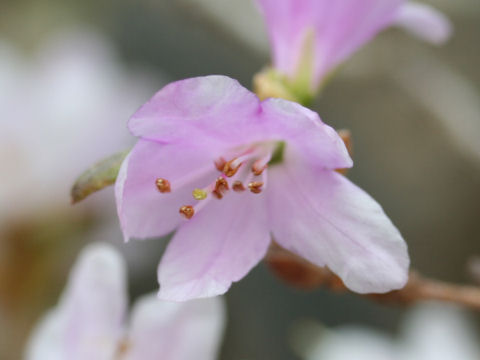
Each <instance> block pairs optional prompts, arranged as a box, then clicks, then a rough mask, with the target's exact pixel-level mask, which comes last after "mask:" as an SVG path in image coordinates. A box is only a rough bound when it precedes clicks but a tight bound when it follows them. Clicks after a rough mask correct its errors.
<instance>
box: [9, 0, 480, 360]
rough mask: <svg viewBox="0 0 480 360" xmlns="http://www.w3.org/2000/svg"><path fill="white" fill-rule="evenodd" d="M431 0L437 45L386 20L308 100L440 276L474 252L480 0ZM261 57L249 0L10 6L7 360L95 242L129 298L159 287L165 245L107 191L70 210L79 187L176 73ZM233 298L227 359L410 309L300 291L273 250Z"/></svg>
mask: <svg viewBox="0 0 480 360" xmlns="http://www.w3.org/2000/svg"><path fill="white" fill-rule="evenodd" d="M428 3H430V4H432V5H435V6H436V7H437V8H439V9H440V10H442V11H444V12H445V13H446V14H447V15H448V16H449V17H450V18H451V20H452V22H453V24H454V26H455V34H454V36H453V38H452V39H451V40H450V41H449V42H448V43H447V44H446V45H445V46H443V47H438V48H437V47H432V46H429V45H426V44H424V43H421V42H419V41H417V40H416V39H414V38H411V37H409V36H408V35H406V34H404V33H402V32H400V31H398V30H395V29H390V30H388V31H386V32H384V33H382V34H381V35H380V36H379V37H378V38H377V39H376V40H375V41H373V42H372V43H370V44H369V45H368V46H366V47H365V48H363V49H362V50H361V51H360V52H359V53H357V54H356V55H355V56H353V57H352V58H351V59H350V60H349V61H348V62H347V63H346V64H345V65H344V66H343V67H342V68H341V69H340V71H339V72H338V75H337V77H336V78H334V79H333V80H332V81H331V83H330V84H329V85H328V86H327V87H326V89H325V90H324V92H323V93H322V95H321V97H319V98H318V100H317V101H316V102H315V104H314V109H315V110H316V111H318V113H319V114H320V116H321V117H322V119H323V120H324V121H325V122H327V123H328V124H330V125H332V126H334V127H335V128H348V129H350V130H351V131H352V133H353V139H354V144H355V145H354V161H355V167H354V169H353V170H352V171H351V172H350V173H349V177H350V178H351V179H352V180H354V181H355V182H356V183H357V184H359V185H360V186H361V187H363V188H364V189H366V190H367V191H368V192H369V193H370V194H372V195H373V196H374V197H375V198H376V199H377V200H378V201H379V202H380V203H381V204H382V205H383V207H384V208H385V210H386V212H387V213H388V214H389V215H390V217H391V218H392V219H393V221H394V223H395V224H396V225H397V226H398V227H399V229H400V230H401V231H402V233H403V235H404V236H405V238H406V239H407V242H408V244H409V249H410V255H411V258H412V265H413V266H414V267H415V268H416V269H418V270H419V271H421V272H422V273H424V274H426V275H430V276H433V277H436V278H438V279H442V280H449V281H455V282H473V281H475V279H472V277H471V276H470V275H469V272H468V268H467V263H468V261H469V260H470V259H471V258H472V257H473V256H474V255H477V254H480V241H479V240H480V227H479V226H478V222H479V216H480V201H479V200H480V140H479V138H480V68H479V66H478V64H479V60H480V42H479V41H478V39H479V37H480V3H479V1H478V0H455V1H451V0H431V1H429V2H428ZM268 62H269V53H268V42H267V37H266V33H265V30H264V27H263V23H262V20H261V18H260V16H259V14H258V12H257V11H256V8H255V6H254V4H253V2H252V1H251V0H175V1H171V0H135V1H133V0H116V1H109V0H98V1H95V2H93V1H80V0H69V1H65V0H2V1H1V2H0V358H1V359H6V360H8V359H12V360H15V359H19V358H21V354H22V348H23V346H24V342H25V340H26V338H27V336H28V334H29V331H30V330H31V328H32V326H33V324H34V323H35V321H36V320H37V319H39V317H40V316H41V314H42V313H43V312H44V311H45V309H47V308H49V307H51V306H52V305H53V304H55V302H56V300H57V297H58V295H59V293H60V291H61V289H62V288H63V286H64V283H65V280H66V277H67V275H68V270H69V268H70V266H71V264H72V262H73V261H74V259H75V256H76V254H77V253H78V251H79V249H81V248H82V247H83V246H84V245H85V244H86V243H88V242H91V241H96V240H102V241H108V242H111V243H113V244H116V245H117V246H118V247H119V248H120V249H121V250H122V252H123V253H124V254H125V256H126V258H127V260H128V264H129V271H130V290H131V293H132V298H134V297H136V296H138V295H140V294H143V293H146V292H151V291H154V290H156V288H157V282H156V275H155V274H156V266H157V263H158V260H159V259H160V257H161V253H162V251H163V249H164V246H165V241H158V240H150V241H143V242H134V243H128V244H123V240H122V237H121V234H120V231H119V227H118V222H117V219H116V211H115V206H114V199H113V192H112V189H106V190H104V191H102V192H101V193H99V194H96V195H94V196H92V197H91V198H89V199H88V200H86V201H85V202H84V203H81V204H79V205H76V206H71V205H70V200H69V196H68V192H69V188H70V185H71V184H72V182H73V181H74V179H75V178H76V176H77V175H79V174H80V173H81V172H82V171H83V170H84V169H85V168H87V167H88V166H89V165H90V164H92V163H94V162H95V161H97V160H100V159H102V158H103V157H106V156H108V155H110V154H111V153H114V152H116V151H118V150H123V149H125V148H127V147H128V146H129V145H131V144H132V143H133V142H134V139H133V138H132V137H130V135H129V134H128V132H127V131H126V128H125V124H126V121H127V119H128V118H129V116H130V115H131V114H132V113H133V112H134V111H135V109H136V108H137V107H138V106H140V105H141V104H142V103H143V102H145V101H146V100H147V99H148V98H149V97H150V96H151V95H152V94H153V93H154V91H156V90H157V89H159V88H160V87H161V86H163V85H164V84H166V83H167V82H169V81H173V80H177V79H181V78H185V77H190V76H199V75H207V74H224V75H229V76H231V77H234V78H237V79H238V80H239V81H240V82H241V83H242V84H244V85H245V86H247V87H250V85H251V79H252V76H253V74H254V73H255V72H257V71H259V70H260V69H261V68H262V67H263V66H265V65H266V64H268ZM477 280H478V279H477ZM227 301H228V306H229V324H228V328H227V332H226V334H225V341H224V344H223V347H222V351H221V359H232V360H242V359H277V360H282V359H297V358H300V357H299V356H300V355H299V352H301V351H298V336H296V335H298V334H299V333H300V334H303V333H304V332H302V331H304V330H301V329H300V328H299V326H300V325H299V324H302V323H304V322H305V321H306V320H308V321H310V322H312V321H313V322H315V323H316V324H322V326H326V327H329V328H332V329H335V328H336V327H337V326H342V325H346V324H357V325H362V326H369V327H370V328H373V329H377V330H379V331H384V332H386V333H387V334H390V335H392V336H395V334H396V333H397V332H398V331H399V328H400V326H401V325H400V324H401V323H402V319H403V318H404V316H405V309H402V308H397V307H389V306H384V305H378V304H375V303H372V302H370V301H368V300H365V299H363V298H360V297H357V296H355V295H345V294H332V293H330V292H326V291H322V290H317V291H313V292H304V291H299V290H295V289H292V288H290V287H288V286H286V285H284V284H283V283H282V282H281V281H280V280H278V279H276V278H275V277H274V276H273V275H272V274H271V273H270V272H269V270H268V269H267V268H266V267H265V266H264V265H263V264H262V265H259V266H258V267H257V268H255V269H254V270H253V271H252V272H251V273H250V274H249V275H248V276H247V277H246V278H245V279H244V280H242V281H241V282H239V283H237V284H234V286H233V287H232V289H231V291H230V292H229V293H228V295H227ZM466 316H467V317H468V318H470V319H472V320H478V316H477V315H476V314H474V313H467V315H466ZM300 327H301V326H300ZM387 336H389V335H387ZM477 339H480V338H479V337H478V336H477Z"/></svg>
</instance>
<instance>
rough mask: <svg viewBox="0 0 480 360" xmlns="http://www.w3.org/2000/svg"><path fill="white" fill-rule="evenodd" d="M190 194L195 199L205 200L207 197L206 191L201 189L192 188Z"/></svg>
mask: <svg viewBox="0 0 480 360" xmlns="http://www.w3.org/2000/svg"><path fill="white" fill-rule="evenodd" d="M192 195H193V197H194V199H195V200H205V199H206V198H207V192H206V191H205V190H202V189H195V190H193V191H192Z"/></svg>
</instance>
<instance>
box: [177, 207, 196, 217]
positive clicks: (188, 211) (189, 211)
mask: <svg viewBox="0 0 480 360" xmlns="http://www.w3.org/2000/svg"><path fill="white" fill-rule="evenodd" d="M179 213H180V214H181V215H183V216H184V217H185V218H186V219H191V218H192V217H193V215H194V214H195V210H194V209H193V206H191V205H184V206H182V207H181V208H180V210H179Z"/></svg>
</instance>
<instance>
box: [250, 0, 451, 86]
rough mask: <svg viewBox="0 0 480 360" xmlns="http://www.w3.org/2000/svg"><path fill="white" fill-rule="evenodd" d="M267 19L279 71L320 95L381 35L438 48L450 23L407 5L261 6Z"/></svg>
mask: <svg viewBox="0 0 480 360" xmlns="http://www.w3.org/2000/svg"><path fill="white" fill-rule="evenodd" d="M257 2H258V4H259V6H260V9H261V11H262V13H263V16H264V17H265V21H266V23H267V27H268V32H269V36H270V42H271V46H272V53H273V66H274V68H275V69H276V70H278V71H279V72H280V73H282V74H284V75H286V76H287V77H288V78H289V80H291V81H294V82H296V81H303V83H302V85H304V86H306V87H308V88H309V89H308V90H309V91H315V90H317V89H318V87H319V86H320V85H321V83H322V81H323V80H324V78H325V76H327V75H328V74H329V73H330V72H331V71H332V70H334V68H336V67H337V66H338V65H339V64H340V63H341V62H343V61H344V60H346V59H347V58H348V57H349V56H350V55H352V54H353V53H354V52H355V51H356V50H358V49H359V48H360V47H362V46H363V45H365V44H366V43H367V42H369V41H370V40H371V39H372V38H373V37H375V36H376V35H377V33H379V32H380V31H381V30H383V29H385V28H386V27H388V26H392V25H396V26H400V27H403V28H405V29H406V30H407V31H409V32H411V33H413V34H414V35H416V36H418V37H420V38H422V39H424V40H426V41H429V42H431V43H434V44H440V43H442V42H444V41H445V40H447V38H448V37H449V35H450V32H451V25H450V22H449V21H448V19H447V18H446V17H445V16H444V15H443V14H441V13H440V12H438V11H436V10H434V9H433V8H431V7H429V6H427V5H424V4H419V3H415V2H407V1H405V0H335V1H332V0H257Z"/></svg>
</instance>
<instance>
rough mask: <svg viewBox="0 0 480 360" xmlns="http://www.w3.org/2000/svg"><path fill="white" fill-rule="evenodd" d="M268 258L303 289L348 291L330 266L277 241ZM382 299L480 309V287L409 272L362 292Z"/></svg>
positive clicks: (280, 273)
mask: <svg viewBox="0 0 480 360" xmlns="http://www.w3.org/2000/svg"><path fill="white" fill-rule="evenodd" d="M265 262H266V263H267V264H268V265H269V266H270V268H271V269H272V270H273V271H274V272H275V274H276V275H277V276H279V277H280V278H281V279H283V280H284V281H286V282H287V283H289V284H291V285H293V286H295V287H298V288H303V289H315V288H319V287H321V286H323V287H325V288H327V289H329V290H333V291H336V292H347V291H349V290H348V288H347V287H346V286H345V285H344V284H343V282H342V280H341V279H340V278H339V277H338V276H336V275H335V274H334V273H332V272H331V271H330V270H329V269H327V268H321V267H318V266H316V265H313V264H312V263H310V262H307V261H306V260H304V259H302V258H300V257H298V256H296V255H294V254H292V253H291V252H289V251H287V250H285V249H283V248H281V247H280V246H278V245H276V244H274V245H273V246H272V247H271V248H270V250H269V252H268V254H267V256H266V258H265ZM363 296H366V297H368V298H370V299H373V300H375V301H378V302H381V303H392V304H400V305H411V304H414V303H416V302H419V301H426V300H437V301H444V302H449V303H454V304H458V305H461V306H465V307H469V308H471V309H475V310H480V288H479V287H475V286H468V285H457V284H451V283H446V282H442V281H438V280H433V279H429V278H426V277H424V276H421V275H420V274H418V273H417V272H415V271H411V272H410V277H409V280H408V283H407V285H406V286H405V287H404V288H403V289H400V290H395V291H391V292H388V293H385V294H367V295H363Z"/></svg>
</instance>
